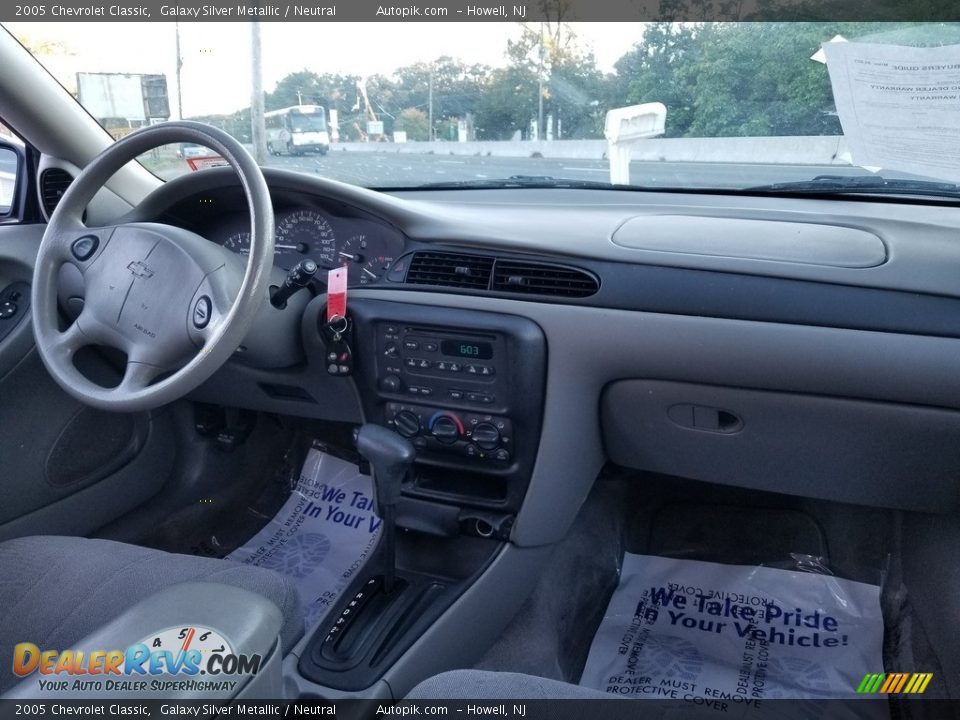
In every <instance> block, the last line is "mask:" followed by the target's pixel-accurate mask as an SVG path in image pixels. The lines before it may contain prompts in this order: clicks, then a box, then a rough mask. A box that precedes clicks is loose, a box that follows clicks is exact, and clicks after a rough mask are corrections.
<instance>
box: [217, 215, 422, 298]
mask: <svg viewBox="0 0 960 720" xmlns="http://www.w3.org/2000/svg"><path fill="white" fill-rule="evenodd" d="M249 223H250V221H249V219H248V218H247V217H246V216H243V217H242V218H238V219H237V220H236V221H235V222H232V223H230V224H229V225H228V226H227V227H226V228H225V232H224V235H223V236H222V237H221V238H219V242H220V243H221V244H222V245H223V246H224V247H226V248H228V249H230V250H233V251H234V252H236V253H238V254H241V255H247V254H249V252H250V224H249ZM275 223H276V243H275V246H274V264H276V265H277V266H278V267H281V268H283V269H284V270H289V269H290V268H292V267H293V266H294V265H296V264H297V263H298V262H300V260H302V259H304V258H311V259H312V260H314V261H315V262H316V263H317V265H319V266H320V269H321V271H324V270H332V269H334V268H337V267H340V266H345V267H346V268H347V270H348V278H349V279H348V282H349V283H350V284H351V285H366V284H369V283H372V282H376V281H377V280H379V279H380V278H382V277H383V275H384V274H385V273H386V272H387V270H388V269H389V267H390V265H391V264H392V263H393V260H394V258H396V257H397V256H398V255H400V253H402V252H403V237H402V236H401V235H400V234H399V233H397V232H396V231H394V230H393V229H392V228H390V227H388V226H385V225H383V224H382V223H378V222H375V221H372V220H367V219H365V218H359V217H340V216H336V215H332V214H329V213H326V212H323V211H321V210H317V209H314V208H290V209H284V210H279V209H278V210H277V211H276V214H275Z"/></svg>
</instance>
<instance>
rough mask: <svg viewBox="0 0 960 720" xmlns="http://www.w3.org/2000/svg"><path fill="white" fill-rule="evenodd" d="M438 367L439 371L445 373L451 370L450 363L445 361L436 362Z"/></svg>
mask: <svg viewBox="0 0 960 720" xmlns="http://www.w3.org/2000/svg"><path fill="white" fill-rule="evenodd" d="M436 367H437V370H443V371H444V372H446V371H447V370H449V369H450V363H448V362H445V361H443V360H438V361H437V362H436Z"/></svg>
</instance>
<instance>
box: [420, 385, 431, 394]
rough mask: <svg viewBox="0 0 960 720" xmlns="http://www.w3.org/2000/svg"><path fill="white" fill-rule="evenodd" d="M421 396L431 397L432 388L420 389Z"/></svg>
mask: <svg viewBox="0 0 960 720" xmlns="http://www.w3.org/2000/svg"><path fill="white" fill-rule="evenodd" d="M420 394H421V395H433V388H428V387H422V388H420Z"/></svg>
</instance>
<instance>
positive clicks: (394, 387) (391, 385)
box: [380, 375, 402, 393]
mask: <svg viewBox="0 0 960 720" xmlns="http://www.w3.org/2000/svg"><path fill="white" fill-rule="evenodd" d="M401 387H402V383H401V382H400V378H399V377H397V376H396V375H387V376H385V377H383V378H382V379H381V380H380V389H381V390H383V391H384V392H388V393H396V392H400V388H401Z"/></svg>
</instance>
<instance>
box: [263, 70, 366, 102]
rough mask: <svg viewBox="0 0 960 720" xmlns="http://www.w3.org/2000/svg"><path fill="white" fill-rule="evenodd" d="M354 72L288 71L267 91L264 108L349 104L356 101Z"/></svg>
mask: <svg viewBox="0 0 960 720" xmlns="http://www.w3.org/2000/svg"><path fill="white" fill-rule="evenodd" d="M359 79H360V78H359V77H358V76H356V75H336V74H329V73H328V74H324V75H318V74H317V73H315V72H313V71H312V70H307V69H303V70H299V71H297V72H292V73H290V74H289V75H287V76H286V77H284V78H283V79H282V80H280V81H279V82H278V83H277V85H276V87H275V88H274V89H273V92H271V93H267V100H266V104H267V110H279V109H281V108H285V107H291V106H292V105H322V106H324V107H326V108H344V107H352V106H353V104H354V103H355V101H356V95H357V81H358V80H359Z"/></svg>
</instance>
